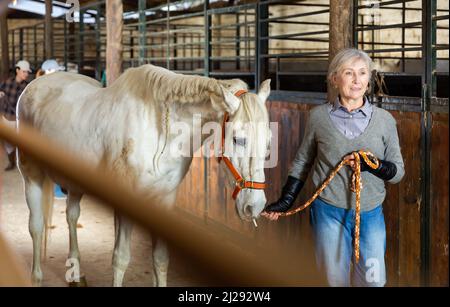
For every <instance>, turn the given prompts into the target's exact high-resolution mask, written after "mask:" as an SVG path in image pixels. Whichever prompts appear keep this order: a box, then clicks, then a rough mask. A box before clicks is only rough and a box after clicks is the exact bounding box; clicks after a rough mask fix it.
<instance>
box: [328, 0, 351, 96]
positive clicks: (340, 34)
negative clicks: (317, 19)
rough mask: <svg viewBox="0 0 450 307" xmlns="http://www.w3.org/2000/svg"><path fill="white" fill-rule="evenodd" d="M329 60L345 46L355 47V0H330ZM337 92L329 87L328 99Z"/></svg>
mask: <svg viewBox="0 0 450 307" xmlns="http://www.w3.org/2000/svg"><path fill="white" fill-rule="evenodd" d="M329 41H330V43H329V57H328V59H329V62H331V61H332V60H333V58H334V56H335V55H336V54H337V53H338V52H339V51H341V50H342V49H345V48H351V47H353V0H330V37H329ZM334 96H335V93H334V92H333V90H332V89H330V88H329V89H328V99H333V97H334Z"/></svg>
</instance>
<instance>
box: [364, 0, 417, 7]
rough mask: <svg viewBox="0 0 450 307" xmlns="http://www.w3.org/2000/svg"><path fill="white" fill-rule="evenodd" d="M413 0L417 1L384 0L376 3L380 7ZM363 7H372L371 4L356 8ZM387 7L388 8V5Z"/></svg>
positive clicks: (409, 0) (408, 0) (407, 0)
mask: <svg viewBox="0 0 450 307" xmlns="http://www.w3.org/2000/svg"><path fill="white" fill-rule="evenodd" d="M415 1H417V0H393V1H385V2H383V1H380V2H379V3H378V5H379V6H380V8H383V6H387V5H392V4H400V3H403V2H415ZM364 8H372V4H366V5H360V6H358V9H364ZM388 9H390V7H389V8H388ZM399 9H401V8H399Z"/></svg>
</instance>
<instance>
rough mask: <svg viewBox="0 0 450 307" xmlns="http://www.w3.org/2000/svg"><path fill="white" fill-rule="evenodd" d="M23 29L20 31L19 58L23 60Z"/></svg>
mask: <svg viewBox="0 0 450 307" xmlns="http://www.w3.org/2000/svg"><path fill="white" fill-rule="evenodd" d="M23 49H24V45H23V29H19V58H20V59H21V60H22V59H23Z"/></svg>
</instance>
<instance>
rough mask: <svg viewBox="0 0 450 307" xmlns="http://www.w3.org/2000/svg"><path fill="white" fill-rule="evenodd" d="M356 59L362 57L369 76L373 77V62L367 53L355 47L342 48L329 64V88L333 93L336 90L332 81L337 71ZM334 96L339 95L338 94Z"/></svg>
mask: <svg viewBox="0 0 450 307" xmlns="http://www.w3.org/2000/svg"><path fill="white" fill-rule="evenodd" d="M355 59H361V60H363V61H364V62H365V63H366V65H367V68H368V70H369V78H372V70H373V62H372V59H371V58H370V56H369V55H368V54H367V53H365V52H364V51H362V50H358V49H355V48H346V49H342V50H341V51H339V52H338V53H337V54H336V55H335V56H334V58H333V60H332V61H331V63H330V65H329V66H328V74H327V83H328V86H329V87H328V88H329V89H330V90H331V92H332V93H333V92H336V90H335V89H334V84H333V81H332V79H333V76H334V75H336V73H337V72H338V71H340V70H341V69H342V67H343V66H344V65H345V64H346V63H348V62H349V61H353V60H355ZM369 86H370V79H369ZM335 94H336V93H335ZM332 96H334V97H337V95H332ZM330 102H334V99H333V101H330Z"/></svg>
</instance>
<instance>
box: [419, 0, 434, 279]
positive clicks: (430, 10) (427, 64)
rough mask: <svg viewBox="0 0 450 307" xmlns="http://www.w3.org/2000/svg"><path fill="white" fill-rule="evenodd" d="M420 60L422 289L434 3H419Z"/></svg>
mask: <svg viewBox="0 0 450 307" xmlns="http://www.w3.org/2000/svg"><path fill="white" fill-rule="evenodd" d="M422 9H423V11H422V44H423V46H422V47H423V50H422V57H423V59H424V60H423V65H424V67H423V70H422V71H423V76H422V84H423V90H422V116H421V149H422V151H421V152H422V163H421V175H422V178H423V180H422V182H421V190H422V191H421V192H422V193H421V194H422V202H423V205H422V206H421V207H420V211H421V212H420V213H421V227H420V234H421V240H420V247H421V249H420V256H421V261H420V264H421V283H422V285H424V286H428V285H429V284H430V264H431V263H430V262H431V261H430V248H431V242H430V240H431V223H430V222H431V221H430V218H431V212H430V211H431V195H430V188H431V175H430V171H431V147H430V145H431V144H430V143H431V123H432V122H431V112H430V101H431V97H432V96H434V95H433V94H434V93H435V91H434V83H435V80H434V74H433V70H434V69H435V67H436V62H435V59H436V53H435V51H434V50H433V47H432V46H433V45H434V44H435V43H436V36H435V35H436V29H435V26H436V22H435V21H433V15H435V13H436V12H435V9H436V1H435V0H431V1H430V0H422Z"/></svg>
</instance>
